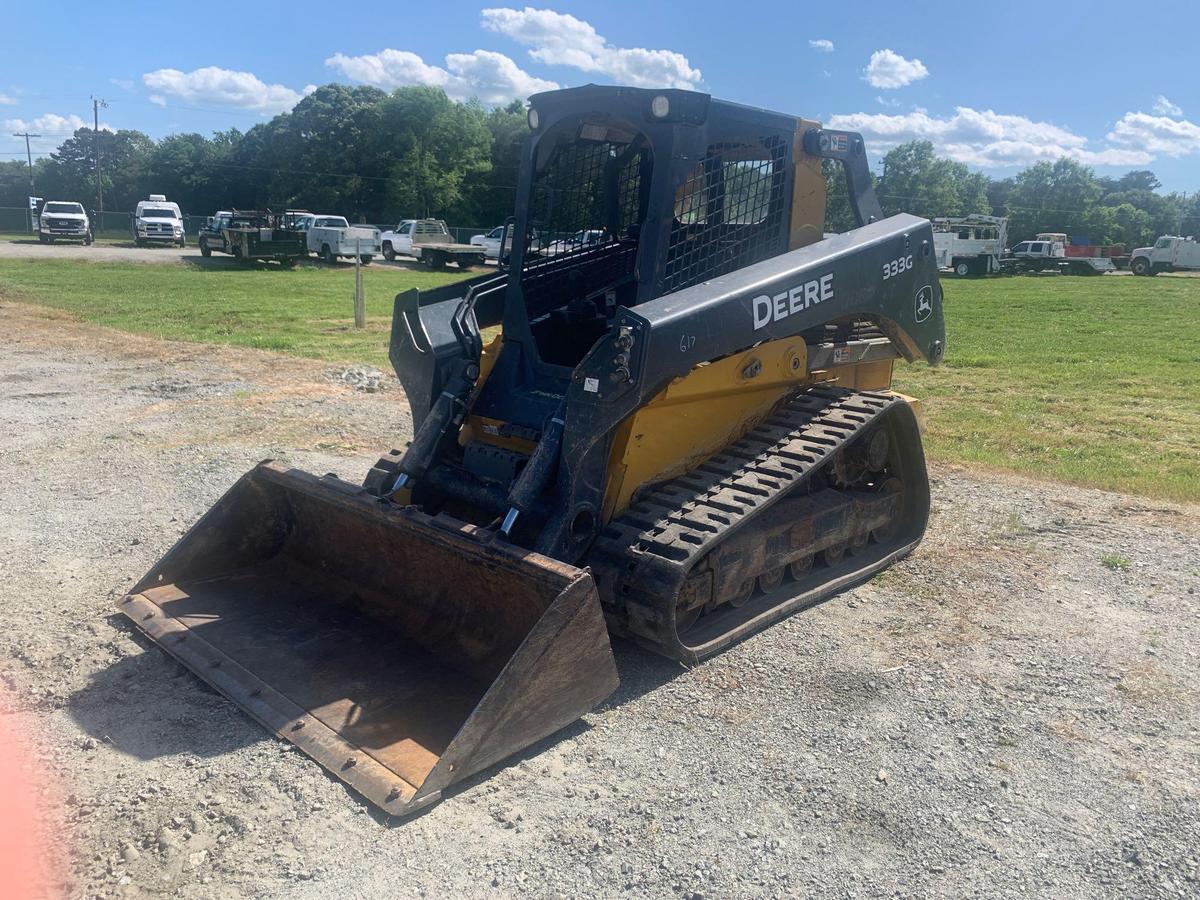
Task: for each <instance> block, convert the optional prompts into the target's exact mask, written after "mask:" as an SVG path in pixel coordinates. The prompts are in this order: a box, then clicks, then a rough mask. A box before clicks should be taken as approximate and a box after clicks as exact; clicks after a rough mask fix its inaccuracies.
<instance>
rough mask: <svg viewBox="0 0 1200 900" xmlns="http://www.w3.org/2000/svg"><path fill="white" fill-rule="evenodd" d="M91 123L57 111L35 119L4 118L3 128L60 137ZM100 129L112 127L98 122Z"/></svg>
mask: <svg viewBox="0 0 1200 900" xmlns="http://www.w3.org/2000/svg"><path fill="white" fill-rule="evenodd" d="M91 127H92V123H91V122H89V121H87V120H85V119H83V118H81V117H79V116H76V115H69V116H60V115H58V114H57V113H44V114H43V115H40V116H38V117H37V118H36V119H33V120H31V121H26V120H25V119H5V120H4V130H5V131H7V132H9V133H10V134H11V133H12V132H17V131H20V132H24V131H32V132H37V133H38V134H43V135H47V136H53V137H55V138H58V139H61V138H63V137H69V136H70V135H72V134H74V133H75V131H76V129H79V128H91ZM100 130H101V131H112V130H113V127H112V126H111V125H108V124H106V123H104V122H101V123H100ZM53 143H54V144H56V145H57V144H59V143H61V140H55V141H53Z"/></svg>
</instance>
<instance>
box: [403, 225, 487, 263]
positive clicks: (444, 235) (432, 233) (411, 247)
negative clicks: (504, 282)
mask: <svg viewBox="0 0 1200 900" xmlns="http://www.w3.org/2000/svg"><path fill="white" fill-rule="evenodd" d="M380 242H381V244H382V245H383V256H384V258H385V259H388V260H393V259H395V258H396V256H397V254H404V255H405V256H415V257H416V258H417V259H418V260H420V261H421V262H423V263H425V265H427V266H429V268H431V269H441V268H444V267H445V265H446V263H450V262H453V263H457V264H458V267H459V268H460V269H468V268H470V267H471V266H481V265H483V259H484V255H485V250H484V248H483V247H482V246H480V245H478V244H456V243H455V242H454V238H452V237H451V236H450V229H449V228H447V227H446V223H445V222H443V221H442V220H441V219H402V220H401V221H400V224H399V225H397V226H396V227H395V228H393V229H392V230H390V231H385V232H384V233H383V236H382V237H381V238H380Z"/></svg>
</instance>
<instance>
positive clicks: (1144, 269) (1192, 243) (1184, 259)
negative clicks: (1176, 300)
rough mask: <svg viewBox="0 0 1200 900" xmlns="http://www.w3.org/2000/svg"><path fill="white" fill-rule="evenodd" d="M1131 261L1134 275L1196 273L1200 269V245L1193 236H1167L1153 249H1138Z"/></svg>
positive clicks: (1132, 254)
mask: <svg viewBox="0 0 1200 900" xmlns="http://www.w3.org/2000/svg"><path fill="white" fill-rule="evenodd" d="M1129 260H1130V261H1129V269H1130V271H1132V272H1133V274H1134V275H1157V274H1158V273H1159V272H1187V271H1194V270H1198V269H1200V243H1197V242H1196V239H1195V238H1194V237H1191V236H1189V237H1178V236H1176V235H1171V234H1165V235H1163V236H1162V237H1160V238H1159V239H1158V240H1157V241H1155V242H1154V246H1153V247H1138V248H1137V249H1136V250H1134V251H1133V253H1131V254H1130V258H1129Z"/></svg>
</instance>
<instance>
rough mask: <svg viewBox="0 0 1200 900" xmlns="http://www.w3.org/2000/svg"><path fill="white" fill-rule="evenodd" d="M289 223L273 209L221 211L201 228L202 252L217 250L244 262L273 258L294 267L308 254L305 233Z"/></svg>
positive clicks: (208, 252) (200, 242)
mask: <svg viewBox="0 0 1200 900" xmlns="http://www.w3.org/2000/svg"><path fill="white" fill-rule="evenodd" d="M289 224H290V223H287V222H284V221H282V217H280V216H277V215H275V214H274V213H272V212H271V211H270V210H261V211H260V210H236V209H235V210H221V211H220V212H218V213H217V214H216V215H215V216H211V217H209V219H208V222H207V223H206V224H205V226H204V228H203V229H201V231H200V234H199V237H198V239H197V240H198V243H199V245H200V255H201V256H204V257H209V256H212V253H213V251H214V250H218V251H220V252H221V253H228V254H230V255H231V256H233V257H235V258H237V259H238V260H240V261H241V262H250V261H251V260H256V259H260V260H268V259H273V260H276V261H277V262H279V263H282V264H283V265H284V266H289V267H290V266H294V265H295V264H296V260H297V259H299V258H300V257H301V256H307V253H306V252H305V249H304V235H303V233H301V232H299V231H296V230H294V229H293V228H291V227H289Z"/></svg>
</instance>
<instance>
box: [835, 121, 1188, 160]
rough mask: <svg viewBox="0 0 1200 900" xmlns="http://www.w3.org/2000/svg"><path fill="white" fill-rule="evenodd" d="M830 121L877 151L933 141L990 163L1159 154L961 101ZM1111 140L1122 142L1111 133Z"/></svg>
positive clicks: (941, 149)
mask: <svg viewBox="0 0 1200 900" xmlns="http://www.w3.org/2000/svg"><path fill="white" fill-rule="evenodd" d="M1126 118H1128V115H1127V116H1126ZM1122 121H1124V120H1122ZM829 127H831V128H841V129H846V130H848V131H860V132H862V134H863V137H864V138H865V139H866V141H867V144H868V146H869V147H870V149H871V150H872V151H873V152H876V153H883V152H886V151H888V150H890V149H891V148H892V147H895V146H897V145H898V144H903V143H905V142H907V141H912V140H928V141H932V142H933V144H934V146H935V147H936V149H937V151H938V153H939V154H941V155H943V156H947V157H949V158H950V159H954V160H957V161H959V162H963V163H967V164H968V165H972V166H978V167H980V168H985V169H987V168H1004V167H1015V166H1027V165H1030V164H1032V163H1036V162H1041V161H1043V160H1055V159H1058V158H1059V157H1063V156H1068V157H1070V158H1072V159H1077V160H1079V161H1080V162H1083V163H1087V164H1088V165H1107V166H1142V165H1145V164H1146V163H1148V162H1150V161H1151V160H1152V159H1153V158H1154V157H1153V155H1152V153H1151V152H1150V148H1148V147H1145V146H1140V147H1139V146H1118V147H1107V148H1104V149H1100V150H1093V149H1090V148H1089V147H1088V146H1087V144H1088V141H1087V138H1085V137H1082V136H1080V135H1077V134H1075V133H1073V132H1071V131H1069V130H1068V129H1066V128H1061V127H1059V126H1057V125H1052V124H1050V123H1048V122H1035V121H1033V120H1032V119H1029V118H1026V117H1025V116H1014V115H1003V114H1000V113H996V112H993V111H992V110H990V109H987V110H976V109H971V108H970V107H966V106H960V107H957V108H956V109H955V111H954V115H952V116H948V117H938V116H931V115H930V114H929V113H928V112H927V111H926V110H923V109H918V110H915V111H914V112H911V113H907V114H902V115H888V114H886V113H852V114H850V115H835V116H833V117H831V118H830V120H829ZM1118 127H1119V123H1118ZM1193 127H1195V126H1193ZM1109 140H1110V142H1113V143H1117V142H1115V141H1113V140H1112V136H1111V135H1110V138H1109Z"/></svg>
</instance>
